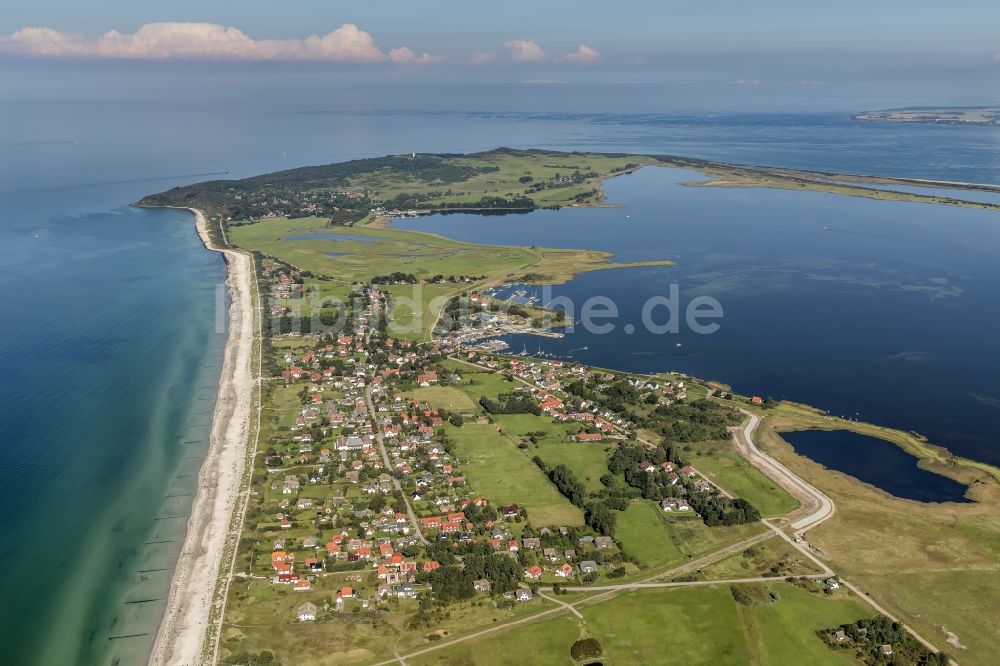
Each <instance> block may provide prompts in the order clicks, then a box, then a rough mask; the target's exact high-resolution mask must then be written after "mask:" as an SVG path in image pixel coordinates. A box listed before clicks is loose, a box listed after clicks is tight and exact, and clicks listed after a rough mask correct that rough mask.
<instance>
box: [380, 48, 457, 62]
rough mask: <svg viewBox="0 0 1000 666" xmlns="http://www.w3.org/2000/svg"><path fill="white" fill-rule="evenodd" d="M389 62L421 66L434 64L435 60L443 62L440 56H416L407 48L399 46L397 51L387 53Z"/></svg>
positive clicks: (425, 54)
mask: <svg viewBox="0 0 1000 666" xmlns="http://www.w3.org/2000/svg"><path fill="white" fill-rule="evenodd" d="M389 60H391V61H393V62H394V63H396V64H397V65H422V64H424V63H426V62H435V61H437V60H444V58H442V57H441V56H433V55H431V54H430V53H421V54H420V55H417V54H416V53H414V52H413V51H412V50H410V47H408V46H401V47H399V48H398V49H392V50H391V51H389Z"/></svg>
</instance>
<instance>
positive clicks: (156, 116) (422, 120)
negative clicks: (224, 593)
mask: <svg viewBox="0 0 1000 666" xmlns="http://www.w3.org/2000/svg"><path fill="white" fill-rule="evenodd" d="M165 85H166V84H165ZM249 85H250V86H252V87H253V88H254V91H253V99H254V103H253V104H248V105H244V106H241V107H239V111H238V112H234V108H236V107H234V105H233V103H232V101H231V100H229V99H221V100H219V101H215V100H213V99H209V98H198V99H193V98H189V97H185V96H172V93H171V92H170V91H169V90H166V89H164V93H163V98H162V99H153V100H135V99H128V93H127V92H125V93H123V94H122V95H121V97H120V98H116V99H114V100H107V101H96V100H88V99H61V100H58V101H52V100H41V101H33V100H17V99H13V98H12V96H14V95H15V94H16V91H15V90H13V89H12V88H10V87H8V88H5V89H4V95H5V96H6V97H5V98H4V100H3V103H2V104H0V312H2V313H3V319H2V321H3V323H4V324H5V330H4V331H3V334H2V335H0V373H2V374H0V455H2V457H3V464H2V465H0V501H2V505H3V506H4V508H5V509H6V512H5V514H6V518H7V525H6V526H5V527H6V529H4V530H2V531H0V589H2V591H3V602H4V603H3V604H0V626H2V627H3V629H4V638H3V640H0V663H3V664H107V663H114V662H117V663H121V664H135V663H141V662H143V661H145V657H146V654H147V653H148V650H149V647H150V644H151V640H152V635H151V634H152V633H153V632H154V631H155V629H156V626H157V624H158V622H159V619H160V614H161V612H162V608H163V603H162V597H163V596H164V592H165V590H166V587H167V584H168V582H169V577H170V574H171V571H170V569H171V567H172V566H173V563H174V560H175V558H176V553H177V551H178V549H179V547H180V539H181V538H182V535H183V529H184V522H185V517H184V516H185V515H186V513H187V512H188V509H189V505H190V502H191V498H192V493H193V488H194V484H195V474H196V473H197V470H198V467H199V464H200V462H201V457H202V456H203V454H204V444H203V441H204V440H205V438H206V434H207V427H208V421H209V416H210V411H211V404H212V400H213V398H214V395H215V385H216V382H217V378H218V372H219V368H218V362H219V356H220V354H221V351H222V346H223V343H224V335H223V334H222V333H220V332H218V331H219V330H221V329H219V328H217V324H218V322H217V315H218V312H219V308H217V306H216V304H217V303H218V296H219V292H218V288H219V287H220V286H221V284H222V281H223V279H224V266H223V263H222V260H221V258H220V257H218V256H217V255H215V254H213V253H209V252H206V251H204V249H203V248H202V247H201V245H200V243H199V242H198V239H197V237H196V235H195V234H194V231H193V227H192V222H191V219H190V217H189V215H188V214H187V213H184V212H180V211H142V210H134V209H130V208H128V207H127V204H128V203H129V202H131V201H134V200H136V199H138V198H139V197H141V196H142V195H144V194H147V193H149V192H151V191H158V190H161V189H164V188H167V187H171V186H174V185H179V184H183V183H187V182H194V181H197V180H203V179H204V178H206V177H208V176H205V175H195V174H210V173H213V172H216V173H218V172H225V171H229V172H230V176H231V177H238V176H246V175H252V174H256V173H263V172H266V171H270V170H275V169H280V168H291V167H295V166H301V165H304V164H316V163H325V162H331V161H337V160H344V159H351V158H358V157H366V156H370V155H375V154H384V153H409V152H411V151H414V150H415V151H428V152H452V151H454V152H457V151H474V150H485V149H490V148H494V147H497V146H501V145H507V146H514V147H545V148H555V149H564V150H583V149H589V150H594V149H603V150H610V151H621V150H629V151H643V152H657V153H673V154H684V155H693V156H701V157H708V158H714V159H725V160H731V161H740V162H755V163H761V164H774V165H779V166H788V167H799V168H816V169H825V170H829V171H845V172H859V173H875V174H888V175H901V176H914V177H922V178H938V179H951V180H965V181H982V182H1000V166H998V160H997V148H996V146H997V145H998V138H1000V132H998V131H996V130H984V131H982V132H979V131H975V132H970V131H968V129H967V128H948V127H892V126H889V127H886V126H879V125H877V124H874V123H852V122H850V121H849V120H848V119H847V118H846V114H809V115H789V114H784V115H763V114H757V115H752V116H739V115H730V116H697V115H690V114H689V115H667V114H655V115H654V114H646V115H631V114H586V115H581V114H565V113H559V114H550V113H503V114H496V113H493V112H482V111H473V112H462V111H445V112H437V111H432V112H409V111H405V110H398V111H393V112H391V113H382V112H379V111H370V110H366V109H362V110H360V111H338V110H336V109H338V108H340V107H338V104H339V103H340V101H341V100H340V98H333V99H318V97H322V96H323V95H322V93H321V92H317V91H316V90H312V89H311V90H309V91H307V92H308V94H303V95H300V96H277V97H274V98H273V99H269V98H266V97H265V98H261V95H260V94H259V91H258V90H257V88H258V82H257V81H256V80H253V81H252V82H251V83H250V84H249ZM588 88H589V86H588ZM335 92H336V93H337V94H338V95H339V94H341V93H343V92H344V91H343V89H342V88H340V87H338V88H337V89H336V91H335ZM498 94H502V95H503V96H504V98H505V99H507V100H508V101H509V100H510V99H511V97H510V95H511V94H515V95H519V97H518V99H521V100H523V101H524V103H525V104H526V105H528V106H529V107H530V108H536V102H535V99H536V97H535V96H536V95H537V87H531V86H528V87H525V88H524V89H523V90H521V91H519V92H518V91H510V90H506V91H503V92H502V93H497V92H496V91H495V90H493V89H492V88H491V87H488V88H487V89H485V90H484V91H483V97H482V100H483V102H482V104H481V105H480V107H479V108H494V107H495V105H494V101H495V99H496V97H497V95H498ZM594 94H595V95H612V96H613V95H614V94H615V92H614V91H611V92H610V93H609V92H608V91H607V90H605V91H603V92H602V91H596V92H595V93H594ZM421 95H422V96H423V97H422V98H426V92H425V91H421ZM289 99H293V100H294V101H291V102H290V101H289ZM382 108H394V109H400V108H403V107H401V106H400V105H399V104H395V105H383V107H382ZM635 205H639V204H638V203H635ZM563 212H566V211H563ZM533 219H534V218H533ZM560 219H562V218H560ZM846 238H848V237H847V236H845V237H844V238H843V239H841V240H844V239H846ZM595 240H596V239H595ZM657 247H658V246H656V245H655V244H650V245H649V248H652V249H656V248H657ZM622 249H624V248H622ZM654 273H655V272H654ZM692 277H693V279H694V280H695V282H696V283H697V284H701V285H703V286H704V285H705V284H706V283H707V281H708V277H706V278H704V279H701V280H699V279H698V276H692ZM709 277H710V276H709ZM723 277H725V276H723ZM601 279H602V280H608V279H609V276H608V275H604V276H601ZM754 284H755V285H759V286H760V288H761V289H762V290H766V289H769V288H770V286H771V283H770V282H768V281H767V280H763V281H760V282H756V283H754ZM577 286H578V287H579V288H580V289H589V290H592V291H593V290H595V289H596V288H598V287H603V286H604V285H603V284H598V285H596V286H595V284H593V283H589V284H588V283H586V282H583V281H581V282H580V283H577ZM983 302H984V303H987V304H988V303H989V301H988V300H984V301H983ZM751 305H752V304H751ZM748 321H749V320H748ZM754 321H756V320H754ZM729 322H732V323H733V326H732V327H730V328H729V329H727V330H731V331H732V332H733V337H732V338H727V339H729V340H731V341H732V345H731V346H730V348H731V351H727V350H725V349H717V350H716V351H715V353H713V354H711V355H708V354H706V355H704V356H703V358H706V359H714V360H713V362H714V363H715V364H716V366H717V368H718V372H716V371H714V370H712V368H706V370H712V371H711V373H710V374H712V375H713V376H716V377H721V376H722V374H723V371H726V372H733V373H735V374H736V375H738V377H737V381H735V383H738V384H739V383H741V382H742V381H746V383H747V384H748V385H749V384H750V383H754V384H755V385H757V386H765V388H766V390H768V391H772V392H773V393H774V394H775V395H782V394H785V393H787V394H794V395H801V393H800V391H801V389H802V388H808V387H809V385H808V384H807V383H803V382H799V381H798V379H797V376H796V375H793V374H789V373H786V372H781V371H775V370H774V368H773V367H772V368H768V367H764V364H763V363H762V364H761V367H758V368H751V370H752V372H751V371H747V370H746V368H745V367H742V366H740V364H739V359H741V358H746V355H745V354H741V348H740V345H741V344H745V342H746V340H748V339H756V340H758V341H761V342H765V343H766V342H768V338H767V337H766V336H764V335H762V334H759V335H757V337H756V338H754V336H753V335H752V334H753V331H752V330H749V329H741V328H739V327H738V326H736V324H738V322H739V318H738V311H737V310H736V309H734V310H733V311H732V317H731V318H730V319H729V320H727V325H728V324H729ZM750 323H752V321H749V323H748V324H747V325H748V326H749V324H750ZM888 333H898V331H895V330H892V331H887V334H888ZM721 340H723V338H720V341H721ZM823 340H826V339H823ZM685 349H687V347H686V348H685ZM912 349H915V350H920V349H922V347H912V348H910V349H904V350H903V351H910V350H912ZM673 350H674V348H672V347H671V348H669V349H660V348H656V347H650V348H649V349H646V350H643V352H644V353H645V354H647V355H646V356H643V357H635V358H618V359H616V358H613V353H610V352H609V356H608V357H607V360H608V361H609V362H612V361H614V362H620V363H621V364H622V365H623V366H626V365H629V364H632V363H636V360H635V359H636V358H639V359H641V361H642V363H641V365H642V366H643V367H665V366H667V365H673V364H674V361H675V359H674V358H672V352H673ZM612 351H613V350H612ZM816 351H817V350H816V348H815V346H813V347H812V348H805V347H803V348H797V353H798V355H799V356H800V357H808V356H810V355H812V356H815V355H816ZM724 352H725V353H724ZM946 360H947V359H946ZM692 363H693V361H692ZM695 365H697V367H702V366H701V364H700V363H699V364H693V367H694V366H695ZM779 370H780V369H779ZM894 372H896V373H897V374H895V375H894V376H895V377H896V378H897V379H899V381H900V382H902V383H904V384H905V385H909V383H910V380H909V377H908V376H907V375H906V374H905V373H900V372H899V371H898V370H896V371H894ZM740 378H742V379H740ZM819 388H820V389H822V388H823V387H819ZM986 388H989V387H986ZM981 393H982V395H983V396H986V397H987V398H988V395H991V394H992V393H990V391H982V392H981ZM815 397H816V399H817V402H821V403H822V402H823V401H824V400H826V399H828V398H829V397H830V395H829V394H824V393H821V394H819V395H816V396H815ZM904 407H905V405H904ZM984 409H985V407H984ZM865 416H866V417H875V416H878V414H872V413H865ZM886 418H889V419H894V415H889V416H887V417H886ZM958 425H959V426H962V427H964V424H962V423H960V424H958ZM127 602H142V603H127ZM112 639H113V640H112Z"/></svg>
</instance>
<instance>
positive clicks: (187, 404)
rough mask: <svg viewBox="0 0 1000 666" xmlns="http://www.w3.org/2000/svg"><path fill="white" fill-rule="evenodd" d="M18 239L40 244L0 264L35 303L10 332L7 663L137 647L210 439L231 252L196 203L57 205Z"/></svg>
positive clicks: (10, 287) (6, 287)
mask: <svg viewBox="0 0 1000 666" xmlns="http://www.w3.org/2000/svg"><path fill="white" fill-rule="evenodd" d="M10 233H11V232H10V231H9V230H8V234H7V235H10ZM12 233H14V234H17V232H16V231H14V232H12ZM13 242H15V243H22V244H25V245H28V246H30V247H29V248H26V249H25V250H24V252H25V253H26V254H25V255H22V256H27V253H30V256H31V258H32V261H31V262H30V263H29V262H28V261H23V262H21V263H19V264H18V265H15V266H14V270H13V271H7V272H6V274H5V275H3V276H2V277H0V289H2V290H3V291H4V292H5V297H4V299H5V305H6V308H7V310H8V312H10V311H13V312H17V313H18V314H17V316H16V317H15V318H12V319H8V321H7V324H8V330H7V332H6V335H5V336H4V337H3V340H2V341H0V359H2V362H3V367H4V371H5V372H4V380H3V382H2V383H0V403H2V404H3V405H4V409H3V415H2V416H0V431H2V432H3V436H4V460H5V469H4V472H3V477H4V484H3V486H2V489H0V496H2V498H3V500H4V505H5V506H8V507H9V506H12V505H13V506H16V507H19V509H20V510H18V511H14V512H12V513H11V514H10V516H9V522H12V523H13V524H12V525H9V528H10V529H11V532H12V533H13V534H16V535H17V544H18V545H17V549H16V553H14V556H13V557H12V558H11V562H10V565H9V566H4V567H3V569H2V571H0V586H2V588H3V589H4V590H5V594H4V604H3V608H2V611H0V613H2V615H3V617H2V622H3V624H4V626H5V632H6V631H10V632H11V633H10V634H9V635H17V636H19V637H21V640H20V641H19V642H18V645H17V646H12V645H10V644H9V643H8V644H6V645H5V650H7V649H10V648H11V647H14V648H15V649H14V650H12V653H11V654H10V655H8V656H10V657H12V658H13V660H7V661H6V663H32V662H35V663H46V664H56V663H61V664H69V663H104V662H106V661H109V660H112V659H114V658H117V659H120V660H121V662H122V663H136V662H137V661H141V660H142V659H143V658H144V657H145V654H146V652H147V651H148V648H149V639H150V636H149V635H150V634H151V633H153V632H155V630H156V626H157V624H158V622H159V618H160V615H161V613H162V609H163V601H162V600H163V597H164V596H165V592H166V589H167V585H168V584H169V580H170V575H171V570H172V567H173V564H174V560H175V559H176V555H177V553H178V552H179V548H180V545H181V539H182V538H183V532H184V525H185V523H186V515H187V513H188V512H189V507H190V504H191V500H192V493H193V489H194V483H195V477H194V475H195V474H196V472H197V470H198V466H199V465H200V463H201V460H202V458H203V455H204V452H205V447H206V444H205V442H206V440H207V432H208V429H207V424H208V423H209V419H210V411H211V409H212V406H213V404H214V396H215V390H216V386H217V381H218V373H219V357H220V353H221V349H222V344H223V342H224V335H222V333H220V332H217V331H216V313H215V311H214V309H215V304H216V285H218V284H220V283H221V282H222V280H223V278H224V265H223V262H222V260H221V258H220V257H219V256H218V255H216V254H214V253H210V252H208V251H205V250H204V249H203V248H202V247H201V245H200V242H199V240H198V238H197V236H196V235H195V234H194V233H193V225H192V221H191V217H190V215H189V214H187V213H185V212H181V211H143V210H137V209H119V210H113V211H109V212H106V213H92V214H87V215H82V216H66V217H56V218H53V219H51V220H49V221H48V222H47V223H46V224H44V225H43V226H39V227H35V228H33V229H32V230H31V231H30V232H29V233H28V234H20V235H19V237H17V238H15V239H14V240H13ZM223 303H224V300H223ZM222 323H223V324H224V321H223V322H222ZM222 330H223V331H224V326H223V329H222ZM175 516H176V517H175ZM5 559H6V558H5ZM11 591H15V592H16V593H14V594H9V593H10V592H11ZM52 601H56V603H51V602H52ZM112 636H128V638H115V639H114V640H110V638H111V637H112ZM22 641H23V642H22ZM5 643H6V641H5ZM40 648H41V649H40Z"/></svg>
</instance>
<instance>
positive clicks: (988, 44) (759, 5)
mask: <svg viewBox="0 0 1000 666" xmlns="http://www.w3.org/2000/svg"><path fill="white" fill-rule="evenodd" d="M3 4H4V11H3V12H0V86H2V87H0V97H5V96H6V97H18V96H25V97H30V96H39V97H45V96H58V95H59V94H86V93H87V91H89V92H90V93H91V94H109V93H110V92H111V91H113V90H115V88H116V86H130V87H131V89H133V90H135V91H137V94H138V93H141V94H155V90H157V89H159V90H163V89H164V88H163V85H154V84H153V83H151V81H150V79H152V80H153V81H157V82H159V83H160V84H162V83H164V82H178V81H183V82H184V83H185V85H189V86H194V87H195V88H196V89H197V88H198V87H199V86H207V85H209V84H208V82H209V81H211V82H212V84H213V85H222V86H224V87H227V88H228V89H230V90H231V93H232V94H240V90H243V91H244V92H246V88H245V87H244V88H241V87H240V85H239V82H240V81H246V80H247V78H248V77H252V75H253V74H257V75H259V76H260V77H262V79H268V80H270V79H269V77H273V80H274V81H276V82H277V83H278V84H282V83H283V82H284V83H287V77H288V76H290V75H291V76H294V77H297V78H299V79H300V80H306V79H312V80H313V81H315V82H317V83H318V84H321V85H330V84H334V83H339V84H342V85H352V86H353V85H358V86H360V85H364V84H369V85H392V86H396V87H399V88H405V87H413V86H437V87H442V86H461V85H476V86H482V85H497V86H506V85H537V86H550V87H552V86H560V85H577V86H579V85H583V84H591V85H594V86H596V87H602V86H615V85H617V86H623V88H622V90H625V89H627V88H629V87H633V88H637V89H638V88H641V87H643V86H647V87H649V88H651V89H654V90H657V91H661V92H662V90H663V89H670V90H671V91H673V94H672V96H671V98H672V99H674V100H679V99H682V98H685V94H686V93H687V97H686V101H687V105H688V106H689V107H690V108H696V107H699V106H700V107H703V108H706V109H710V108H716V107H719V106H720V105H721V106H723V107H725V106H728V107H733V108H740V107H741V105H744V104H745V105H747V106H748V108H759V107H761V106H762V105H763V106H767V104H768V103H770V104H772V105H774V106H782V105H787V106H792V107H798V108H823V107H824V105H831V104H834V105H837V104H839V105H840V107H850V106H854V105H858V104H861V105H878V104H879V103H882V104H883V105H908V104H987V103H995V102H998V101H1000V3H997V2H985V1H979V0H965V1H962V0H959V1H956V2H947V3H943V2H926V1H924V0H910V1H909V2H899V1H897V0H879V1H877V2H873V1H872V0H867V1H866V2H860V1H857V0H841V1H840V2H837V3H826V2H824V3H815V2H802V1H801V0H800V1H799V2H785V1H777V0H757V1H756V2H743V1H741V2H735V1H734V2H723V1H715V2H712V1H662V0H661V1H659V2H649V1H645V0H643V1H619V2H611V3H609V2H607V1H606V0H605V1H602V2H595V1H591V0H576V1H573V2H566V1H563V0H546V1H545V2H540V1H538V0H534V1H533V2H521V1H520V0H507V1H506V2H504V3H482V2H469V1H468V0H465V1H464V2H454V1H450V0H449V1H446V0H421V1H419V2H414V1H412V0H408V1H397V0H381V1H373V2H372V1H370V2H365V3H360V2H350V3H347V2H337V1H330V0H287V1H284V2H280V3H279V2H275V1H274V0H239V1H238V2H237V1H230V2H226V1H218V0H216V1H213V2H205V0H200V1H195V0H172V1H171V2H148V1H145V0H96V1H92V2H88V3H80V2H78V1H77V0H31V1H30V2H27V1H24V0H4V3H3ZM685 91H686V93H685ZM628 94H629V95H630V96H632V97H635V98H636V101H637V102H638V101H640V100H639V97H641V95H640V94H639V93H638V92H629V93H628ZM597 101H599V100H595V103H596V102H597ZM605 103H606V100H605ZM649 106H651V107H655V106H656V105H655V103H651V104H649ZM838 108H839V107H838ZM725 110H731V109H725Z"/></svg>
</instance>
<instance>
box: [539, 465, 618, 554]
mask: <svg viewBox="0 0 1000 666" xmlns="http://www.w3.org/2000/svg"><path fill="white" fill-rule="evenodd" d="M532 461H533V462H534V463H535V464H536V465H538V468H539V469H541V470H542V472H544V473H545V475H546V476H547V477H549V480H550V481H552V484H553V485H554V486H555V487H556V489H557V490H558V491H559V492H560V493H562V495H563V496H564V497H565V498H566V499H568V500H569V501H570V502H572V503H573V504H574V505H576V506H578V507H580V508H581V509H583V515H584V520H586V522H587V525H588V526H589V527H590V528H591V529H592V530H594V531H595V532H597V533H598V534H604V535H607V536H614V535H615V527H616V526H617V522H618V519H617V516H616V515H615V514H614V512H613V511H612V510H611V508H610V507H609V506H608V505H607V504H606V503H605V502H601V501H597V500H593V501H591V500H590V499H589V496H588V493H587V491H586V489H585V488H584V487H583V484H582V483H580V480H579V479H577V478H576V476H575V475H574V474H573V472H572V471H570V469H569V468H568V467H566V465H556V466H555V467H551V468H550V467H548V466H547V465H546V464H545V461H544V460H542V459H541V458H540V457H538V456H534V457H533V458H532ZM625 506H626V507H627V505H625ZM622 510H624V507H623V509H622Z"/></svg>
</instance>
